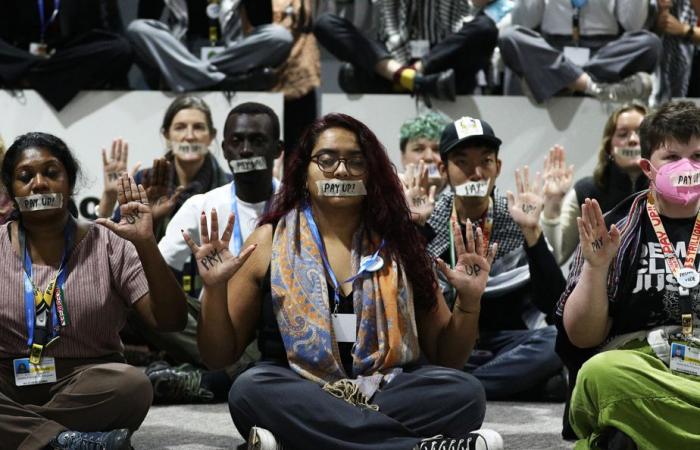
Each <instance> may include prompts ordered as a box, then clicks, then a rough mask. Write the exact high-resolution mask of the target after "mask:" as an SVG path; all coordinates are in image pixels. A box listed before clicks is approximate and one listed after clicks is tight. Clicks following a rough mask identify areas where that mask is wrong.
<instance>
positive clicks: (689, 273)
mask: <svg viewBox="0 0 700 450" xmlns="http://www.w3.org/2000/svg"><path fill="white" fill-rule="evenodd" d="M647 214H648V216H649V221H650V222H651V226H652V227H653V228H654V233H655V234H656V238H657V239H658V240H659V243H660V244H661V251H662V253H663V255H664V258H665V260H666V264H668V267H669V268H670V269H671V273H672V274H673V276H674V277H675V278H676V280H677V281H678V284H679V288H678V292H679V294H680V306H681V324H682V326H683V334H684V335H686V336H690V335H692V334H693V311H692V304H691V301H690V295H689V294H690V292H689V290H688V289H690V288H693V287H695V286H697V285H698V282H699V281H700V275H698V273H697V271H696V270H695V257H696V256H697V252H698V245H700V211H698V214H697V216H696V217H695V224H694V225H693V234H692V235H691V236H690V242H689V243H688V248H687V252H686V256H685V261H684V262H683V267H681V263H680V261H679V260H678V256H676V252H675V249H674V248H673V243H671V240H670V238H669V236H668V234H667V233H666V229H665V228H664V225H663V223H662V222H661V216H660V215H659V213H658V212H657V210H656V207H655V206H654V197H653V195H652V194H651V192H650V193H649V195H648V197H647Z"/></svg>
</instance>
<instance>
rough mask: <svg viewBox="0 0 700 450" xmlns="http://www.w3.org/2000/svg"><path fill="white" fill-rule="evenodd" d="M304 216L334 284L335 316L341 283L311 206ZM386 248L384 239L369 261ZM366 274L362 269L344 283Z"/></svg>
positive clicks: (363, 268) (365, 269)
mask: <svg viewBox="0 0 700 450" xmlns="http://www.w3.org/2000/svg"><path fill="white" fill-rule="evenodd" d="M304 216H306V221H307V222H308V224H309V228H310V229H311V235H312V236H313V238H314V242H315V243H316V247H317V248H318V251H319V253H321V259H322V260H323V266H324V267H325V269H326V273H327V274H328V276H329V277H330V279H331V283H333V303H334V307H333V314H337V313H338V307H339V306H340V283H338V278H337V277H336V276H335V272H334V271H333V268H332V267H331V263H330V261H328V255H327V254H326V247H325V246H324V245H323V239H322V238H321V233H320V232H319V231H318V227H317V226H316V221H315V220H314V215H313V213H312V212H311V205H310V204H308V203H307V204H306V205H305V206H304ZM383 247H384V239H382V241H381V243H380V244H379V248H378V249H377V251H376V252H375V253H374V254H373V255H372V256H371V257H370V258H369V261H372V260H376V258H377V257H378V256H379V252H380V251H381V250H382V248H383ZM366 272H368V270H367V268H365V267H362V265H361V267H360V268H359V270H358V271H357V274H355V275H353V276H352V277H350V278H348V279H347V280H345V281H343V283H349V282H351V281H355V280H356V279H358V278H360V277H361V276H363V275H364V274H365V273H366Z"/></svg>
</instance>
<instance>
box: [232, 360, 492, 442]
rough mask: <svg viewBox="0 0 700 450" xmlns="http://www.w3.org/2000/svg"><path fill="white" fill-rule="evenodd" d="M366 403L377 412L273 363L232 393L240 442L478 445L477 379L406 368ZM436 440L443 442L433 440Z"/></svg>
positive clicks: (480, 403)
mask: <svg viewBox="0 0 700 450" xmlns="http://www.w3.org/2000/svg"><path fill="white" fill-rule="evenodd" d="M369 403H371V404H375V405H377V406H378V408H379V410H378V411H373V410H370V409H367V408H361V407H358V406H354V405H351V404H350V403H347V402H346V401H344V400H342V399H339V398H336V397H334V396H332V395H331V394H329V393H328V392H325V391H324V390H323V389H321V386H320V385H319V384H316V383H314V382H312V381H309V380H307V379H304V378H302V377H300V376H299V375H298V374H297V373H296V372H294V371H292V370H291V369H290V368H289V367H288V366H287V365H285V364H278V363H273V362H260V363H258V364H256V365H255V366H254V367H252V368H251V369H248V370H247V371H246V372H244V373H243V374H242V375H241V376H240V377H239V378H238V379H237V380H236V382H235V383H234V384H233V388H232V389H231V393H230V395H229V409H230V412H231V416H232V417H233V422H234V424H235V425H236V428H237V429H238V431H239V432H240V433H241V434H242V435H243V436H251V429H253V427H262V428H265V429H267V430H269V431H270V432H271V433H272V435H274V436H275V437H276V438H277V439H278V440H279V441H280V443H281V446H282V447H283V448H284V449H285V450H289V449H308V448H319V449H320V448H323V449H335V450H343V449H348V450H349V449H353V450H361V449H376V448H382V449H385V450H393V449H396V450H411V449H414V448H423V447H420V445H421V442H422V441H425V442H424V443H426V444H431V445H432V444H433V442H436V443H437V444H436V445H435V447H434V448H438V447H439V445H440V444H441V443H442V442H447V441H449V442H450V443H452V444H453V446H452V447H450V448H455V449H463V448H464V449H466V448H468V447H467V442H468V441H469V439H470V438H471V439H472V440H473V441H475V440H477V439H481V438H480V437H479V436H480V435H479V436H477V435H476V434H473V433H472V434H470V432H474V431H475V430H477V429H478V428H479V427H480V426H481V423H482V421H483V419H484V413H485V406H486V404H485V398H484V391H483V388H482V386H481V385H480V383H479V382H478V381H477V380H476V379H475V378H474V377H472V376H471V375H469V374H466V373H464V372H461V371H458V370H454V369H448V368H445V367H438V366H430V365H426V366H418V367H413V368H405V369H404V371H403V372H402V373H400V374H398V375H397V376H396V377H395V378H394V379H393V380H392V381H391V382H389V383H388V384H386V385H385V386H383V387H381V388H380V389H379V391H377V393H376V394H375V395H374V396H373V397H372V398H371V399H370V402H369ZM254 431H255V432H254V433H253V434H252V436H253V437H254V438H256V439H258V438H257V437H256V436H257V435H258V434H260V433H259V432H258V430H254ZM263 434H266V433H263ZM493 434H495V433H493ZM436 435H442V437H439V438H435V439H434V440H433V441H430V438H432V437H435V436H436ZM262 437H265V436H264V435H263V436H262ZM450 438H452V439H450ZM497 439H500V437H498V438H497ZM460 441H461V442H462V444H459V442H460ZM253 444H254V443H252V442H250V441H249V446H250V447H249V448H256V447H254V446H252V445H253ZM255 445H258V444H255ZM459 445H462V446H459ZM257 448H269V447H264V446H263V447H260V446H259V447H257ZM427 448H431V447H427ZM469 448H472V447H469ZM474 448H500V447H498V445H496V446H490V447H484V446H482V447H474Z"/></svg>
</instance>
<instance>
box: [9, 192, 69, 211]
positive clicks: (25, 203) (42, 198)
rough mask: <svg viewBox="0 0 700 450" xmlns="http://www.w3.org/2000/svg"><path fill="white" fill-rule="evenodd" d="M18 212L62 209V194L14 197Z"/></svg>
mask: <svg viewBox="0 0 700 450" xmlns="http://www.w3.org/2000/svg"><path fill="white" fill-rule="evenodd" d="M15 201H16V202H17V206H19V210H20V211H42V210H45V209H59V208H63V194H61V193H58V194H34V195H28V196H26V197H15Z"/></svg>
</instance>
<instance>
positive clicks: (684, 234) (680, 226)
mask: <svg viewBox="0 0 700 450" xmlns="http://www.w3.org/2000/svg"><path fill="white" fill-rule="evenodd" d="M661 221H662V223H663V225H664V228H665V230H666V233H667V234H668V237H669V240H670V242H671V243H672V244H673V248H674V251H675V254H676V256H677V257H678V260H679V261H680V263H681V265H683V263H684V262H685V258H686V254H687V251H686V250H687V247H688V242H689V241H690V236H691V234H692V232H693V225H694V224H695V217H692V218H686V219H672V218H669V217H664V216H661ZM642 226H643V231H642V235H641V240H640V243H639V252H640V253H639V257H638V263H637V266H636V267H632V268H631V269H632V270H633V271H634V272H635V273H636V277H632V282H631V283H630V284H629V285H628V286H627V292H629V294H628V295H629V297H628V298H627V299H626V300H627V301H626V303H627V307H626V308H625V311H624V313H620V314H615V317H614V322H615V328H616V329H617V330H618V331H619V332H629V331H637V330H644V329H650V328H654V327H658V326H663V325H680V322H681V310H680V302H679V298H680V296H679V293H678V287H679V285H678V281H677V280H676V278H675V277H674V276H673V273H671V270H670V269H669V267H668V264H667V263H666V258H665V257H664V254H663V252H662V251H661V244H660V243H659V240H658V239H657V238H656V233H655V232H654V228H653V227H652V225H651V222H650V220H649V217H648V216H647V215H646V213H645V214H644V218H643V220H642ZM699 260H700V258H696V260H695V267H696V269H697V267H698V263H699V262H700V261H699ZM689 295H690V297H691V299H692V305H693V312H694V317H696V318H697V317H698V314H700V286H698V287H695V288H692V289H690V294H689Z"/></svg>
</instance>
